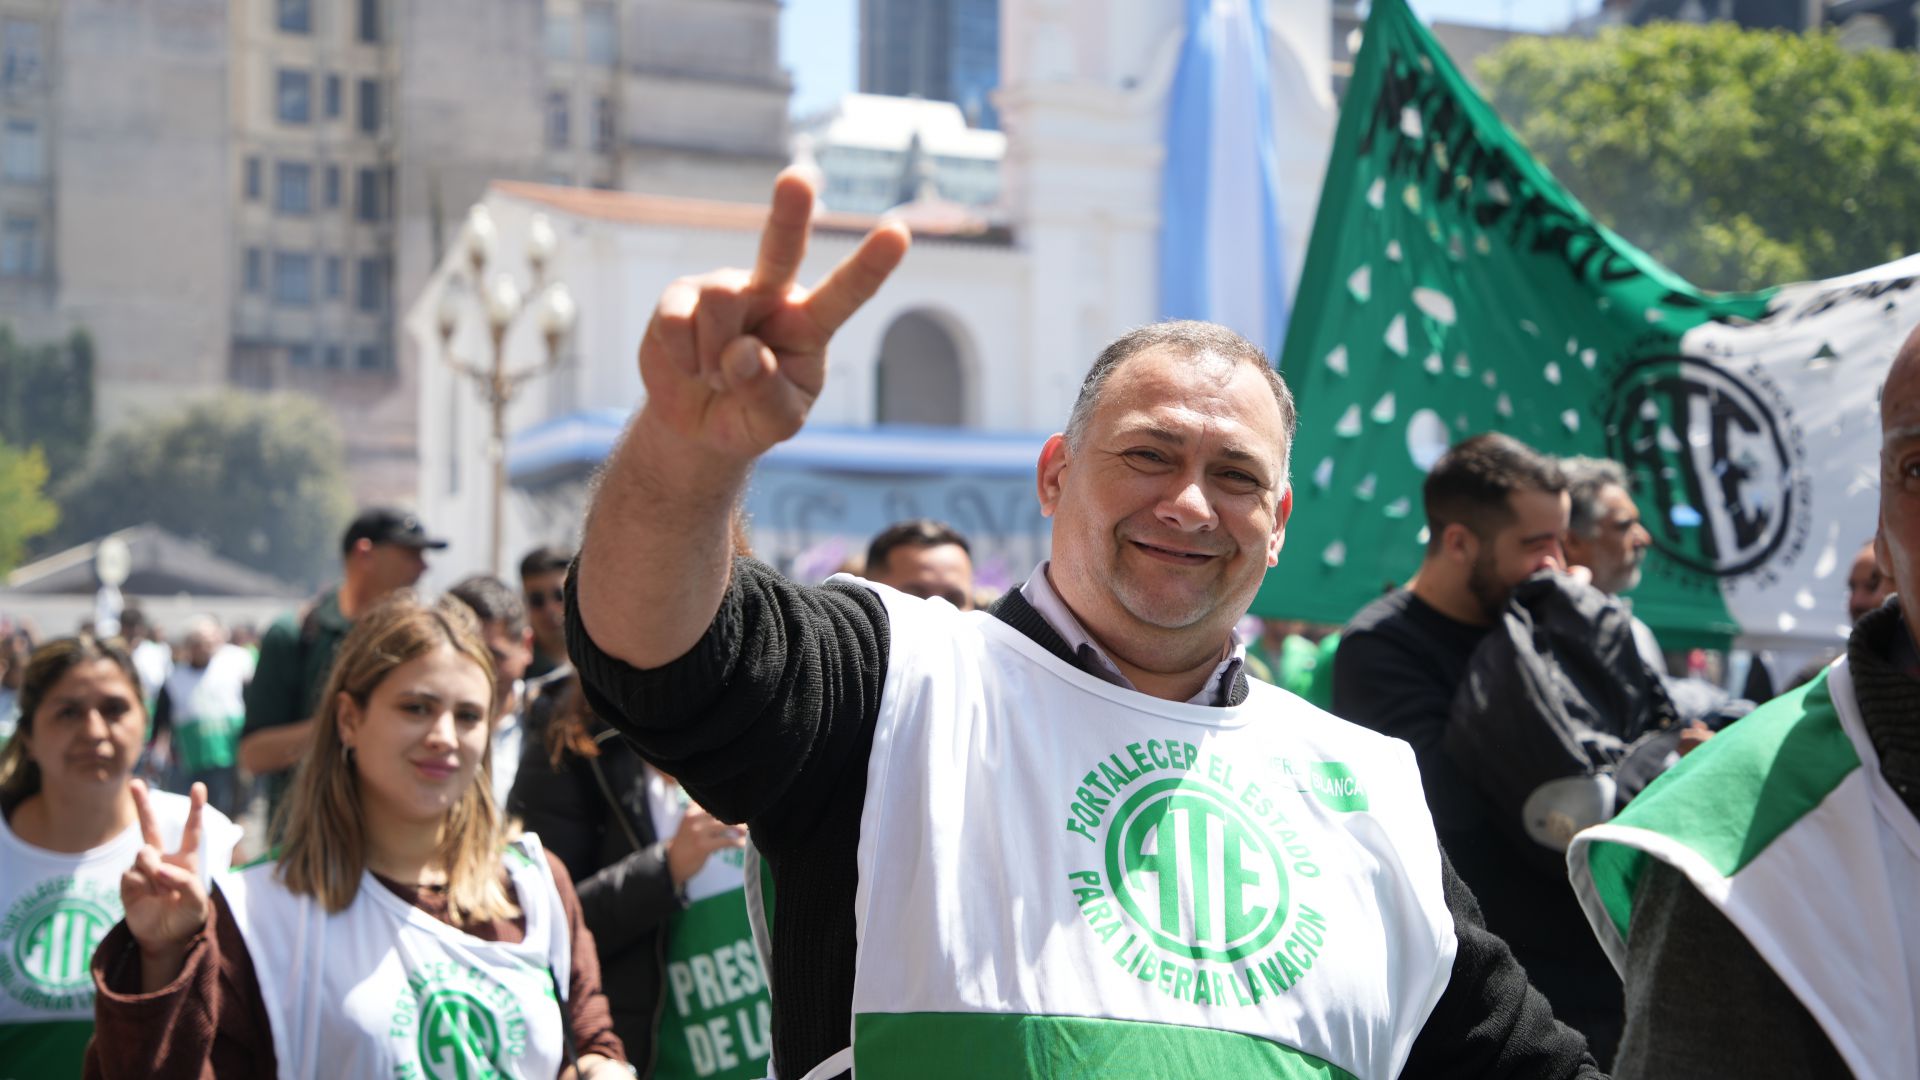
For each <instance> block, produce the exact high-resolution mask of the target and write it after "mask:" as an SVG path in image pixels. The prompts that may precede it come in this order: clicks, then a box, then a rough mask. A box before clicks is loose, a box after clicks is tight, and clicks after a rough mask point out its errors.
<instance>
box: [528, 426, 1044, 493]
mask: <svg viewBox="0 0 1920 1080" xmlns="http://www.w3.org/2000/svg"><path fill="white" fill-rule="evenodd" d="M631 415H632V414H631V412H630V411H629V410H626V409H583V410H581V411H579V412H575V413H569V414H567V415H565V416H560V417H556V418H554V419H552V420H548V421H546V422H544V423H540V424H536V425H534V426H533V427H530V428H527V429H526V430H524V431H521V432H520V433H518V434H516V435H515V436H513V438H512V439H510V440H509V441H508V444H507V475H508V477H509V478H510V479H511V480H512V482H513V483H514V484H515V485H516V486H518V487H529V488H535V487H543V486H545V485H547V484H551V483H556V482H561V481H564V480H567V479H571V478H575V477H578V476H580V475H582V474H584V473H586V472H589V471H591V470H592V469H594V468H596V467H597V466H598V465H599V464H600V463H601V462H602V461H605V460H606V458H607V455H608V454H609V453H611V452H612V450H613V444H614V442H615V441H616V440H618V439H619V437H620V432H621V431H622V430H624V429H625V427H626V425H627V418H628V417H629V416H631ZM1047 434H1049V433H1032V432H1011V433H1009V432H984V431H967V430H961V429H957V428H938V427H919V426H915V425H909V424H880V425H877V426H874V427H866V428H854V427H836V426H830V425H821V424H813V425H808V426H807V427H805V428H803V429H802V430H801V431H800V434H798V435H796V436H794V437H793V438H791V439H789V440H787V441H786V442H784V443H781V444H780V445H779V446H776V447H774V448H773V450H772V451H770V452H769V453H768V454H767V456H766V457H765V458H763V459H761V464H762V467H763V468H782V469H790V470H796V471H798V470H805V471H810V472H815V473H855V474H861V475H894V476H901V475H905V476H955V475H965V476H998V477H1020V476H1031V475H1032V474H1033V470H1034V466H1035V464H1036V463H1037V462H1038V461H1039V458H1040V447H1041V446H1042V445H1043V444H1045V442H1046V440H1047Z"/></svg>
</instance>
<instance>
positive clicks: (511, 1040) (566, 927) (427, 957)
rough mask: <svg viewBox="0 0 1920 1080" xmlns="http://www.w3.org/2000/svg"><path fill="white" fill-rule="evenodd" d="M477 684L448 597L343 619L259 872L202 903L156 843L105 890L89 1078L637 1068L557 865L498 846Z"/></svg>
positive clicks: (529, 848)
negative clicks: (115, 906) (118, 903)
mask: <svg viewBox="0 0 1920 1080" xmlns="http://www.w3.org/2000/svg"><path fill="white" fill-rule="evenodd" d="M492 670H493V669H492V664H491V661H490V658H489V656H488V654H487V651H486V648H485V646H484V645H483V644H482V643H481V639H480V635H479V628H478V626H477V625H476V624H475V623H474V620H473V615H472V613H471V612H470V611H469V610H467V608H465V607H464V606H463V605H460V604H457V603H452V602H446V601H443V602H442V603H440V604H437V605H432V606H429V605H427V604H424V603H423V602H422V601H421V600H420V599H419V598H418V597H417V596H415V595H414V594H413V593H410V592H403V593H400V594H396V595H395V596H394V597H392V598H390V599H388V600H386V601H384V602H382V603H381V604H379V605H378V606H376V607H375V608H373V609H372V610H370V611H368V612H367V613H366V614H364V615H363V616H361V617H360V619H358V620H357V621H356V622H355V624H354V628H353V631H352V633H351V634H350V635H349V636H348V637H347V640H346V642H345V643H344V644H342V646H341V649H340V654H339V656H338V658H337V659H336V660H335V662H334V669H333V673H332V675H331V676H330V678H329V681H328V685H327V690H326V692H325V693H324V694H323V695H322V697H321V705H320V710H319V713H318V716H317V719H318V721H319V723H317V724H315V725H314V743H313V747H312V749H311V750H309V751H308V755H307V758H306V760H305V762H304V764H303V765H302V767H301V772H300V775H299V776H298V777H297V778H296V779H295V781H294V787H293V791H292V794H291V799H290V801H289V803H288V806H287V823H286V824H287V827H286V830H285V836H286V842H285V844H284V846H283V847H282V848H281V849H280V851H279V852H278V854H277V858H276V859H274V860H273V861H270V862H263V863H260V864H258V865H255V866H252V867H250V868H248V869H246V870H243V871H241V872H239V873H235V874H230V875H227V876H226V877H224V878H222V879H220V880H219V881H218V882H217V885H218V888H217V889H216V890H215V891H214V892H213V894H212V895H211V896H209V895H208V893H207V891H206V889H205V888H204V887H203V886H202V885H201V884H200V879H199V877H198V876H197V875H195V874H194V873H193V870H194V865H193V864H194V861H195V860H194V856H193V855H192V854H191V853H190V852H186V853H182V852H176V853H175V854H172V855H166V856H163V855H161V853H160V851H159V850H158V847H157V845H154V844H153V843H152V842H151V841H150V842H149V845H148V846H147V847H146V848H143V849H142V850H141V852H140V855H139V858H138V860H137V861H136V862H135V864H134V866H133V868H132V869H131V870H128V871H127V873H126V875H125V877H123V878H122V879H121V885H120V889H121V895H122V897H123V898H124V900H125V904H126V912H127V915H126V920H125V921H124V922H123V923H122V924H121V925H120V926H117V927H115V928H114V930H113V931H112V933H110V934H109V935H108V936H107V939H106V940H105V941H103V942H102V943H101V946H100V949H99V951H98V952H97V953H96V954H95V956H94V961H93V963H94V969H93V970H94V979H95V982H96V983H97V984H98V986H99V994H98V996H97V998H96V1003H95V1005H96V1012H97V1016H98V1024H99V1027H98V1033H97V1035H96V1037H95V1039H94V1043H93V1046H92V1047H91V1048H90V1050H89V1051H88V1055H87V1066H88V1075H89V1076H99V1077H120V1076H130V1077H131V1076H137V1077H140V1078H142V1080H146V1078H149V1077H152V1076H154V1075H155V1074H158V1075H159V1076H174V1075H179V1076H202V1075H207V1074H208V1073H209V1071H210V1072H211V1074H213V1075H218V1076H267V1075H278V1076H280V1077H283V1078H293V1077H311V1076H356V1077H357V1076H389V1077H392V1076H419V1077H435V1076H505V1077H528V1078H533V1077H540V1078H544V1077H550V1076H555V1075H561V1076H564V1077H573V1076H580V1077H620V1076H629V1075H631V1072H630V1070H629V1069H628V1068H627V1067H626V1065H625V1064H624V1062H623V1061H622V1060H621V1048H620V1041H619V1039H618V1038H617V1037H615V1036H614V1034H613V1029H612V1024H611V1023H610V1022H609V1020H608V1017H607V1007H606V999H605V998H604V997H602V996H601V993H600V973H599V964H598V961H597V960H596V958H595V955H594V947H593V939H592V937H591V935H590V934H589V933H588V932H587V930H586V928H585V925H584V924H583V922H582V921H581V915H580V904H579V901H578V900H577V899H576V898H575V896H574V893H573V887H572V885H571V884H569V882H568V879H567V875H566V874H565V872H564V871H562V872H559V873H556V872H555V868H554V864H553V862H552V861H551V857H550V856H548V855H547V854H546V852H545V851H544V850H542V848H541V847H540V844H539V842H538V840H536V839H535V838H534V837H532V836H530V835H529V836H523V837H520V838H518V839H517V840H514V841H512V842H511V843H503V841H502V835H501V829H500V824H499V815H498V812H497V811H496V810H495V808H494V805H493V797H492V794H491V790H490V787H489V783H488V780H487V776H486V773H487V764H488V762H487V754H488V747H489V744H490V740H489V738H488V734H489V730H490V726H491V717H490V715H489V712H490V710H491V708H492V705H491V703H492V702H493V700H494V696H493V684H492ZM557 991H558V992H557Z"/></svg>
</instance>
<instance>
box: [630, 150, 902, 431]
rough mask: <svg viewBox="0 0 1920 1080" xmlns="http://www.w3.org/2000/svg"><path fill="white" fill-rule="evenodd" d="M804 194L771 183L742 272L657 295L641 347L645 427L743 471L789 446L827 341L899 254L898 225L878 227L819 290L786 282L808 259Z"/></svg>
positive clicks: (784, 183) (809, 205)
mask: <svg viewBox="0 0 1920 1080" xmlns="http://www.w3.org/2000/svg"><path fill="white" fill-rule="evenodd" d="M812 218H813V188H812V187H811V185H809V184H808V183H807V181H806V180H805V179H803V178H802V177H801V176H799V175H798V174H797V173H793V172H785V173H782V174H781V175H780V178H779V179H778V180H776V181H775V183H774V189H773V206H772V212H771V213H770V214H769V215H768V217H767V226H766V229H765V231H764V232H762V233H761V235H760V256H759V259H758V261H757V262H756V263H755V265H754V268H753V270H752V272H751V273H749V272H746V271H742V270H720V271H715V272H714V273H711V274H705V275H702V276H700V277H693V278H682V279H680V280H678V281H676V282H674V283H673V284H672V285H670V286H668V287H667V290H666V292H664V293H663V294H661V297H660V303H659V306H658V307H656V308H655V309H654V313H653V319H652V321H651V322H650V323H649V324H648V326H647V334H646V337H645V338H644V339H643V340H642V341H641V343H640V377H641V379H642V381H644V382H645V383H646V387H647V403H646V406H645V411H646V414H647V416H648V418H649V419H650V420H652V421H654V422H657V423H659V424H662V425H664V427H665V428H666V429H667V430H668V431H670V432H672V433H673V434H674V435H675V436H677V437H678V438H679V439H681V440H685V441H687V442H690V443H691V444H693V445H694V446H697V447H698V448H700V449H702V450H705V451H707V452H709V453H712V454H716V455H718V456H720V457H722V458H725V459H729V460H732V461H736V462H742V463H744V462H747V461H751V460H752V459H753V458H756V457H758V456H760V455H761V454H763V453H765V452H766V451H767V450H769V449H771V448H772V447H773V446H774V444H776V443H778V442H780V441H782V440H784V439H787V438H789V437H791V436H792V435H793V434H794V433H795V432H797V431H799V430H800V425H801V424H803V423H805V422H806V418H807V412H808V411H809V410H810V409H812V407H813V403H814V400H815V399H817V398H818V397H819V396H820V388H821V386H822V385H823V384H824V383H825V380H826V366H827V341H828V339H830V338H831V337H832V336H833V333H834V331H836V330H838V329H839V328H840V326H841V324H842V323H845V322H846V321H847V319H848V318H849V317H851V316H852V315H853V313H854V312H855V311H858V310H859V309H860V305H862V304H864V303H866V302H867V301H868V300H869V299H871V298H872V297H873V294H874V293H875V292H877V291H879V288H880V286H881V284H882V283H884V282H885V281H886V279H887V276H888V275H889V274H891V273H893V270H894V267H896V266H898V265H899V264H900V259H901V258H902V257H903V256H904V255H905V254H906V252H907V246H908V244H909V243H910V237H909V236H908V233H907V229H906V226H904V225H901V224H899V223H898V222H888V223H884V224H882V225H880V226H878V227H877V228H875V229H874V230H873V231H872V232H870V233H868V234H867V236H866V239H864V240H862V241H861V243H860V246H859V247H858V248H857V249H855V251H854V252H853V254H851V255H849V256H847V258H846V259H845V260H843V261H842V262H841V263H840V265H839V266H837V267H835V268H834V269H833V272H832V273H830V274H828V275H827V276H826V277H825V278H824V279H823V280H821V282H820V283H819V284H818V285H815V286H814V287H813V288H812V289H810V290H809V289H805V288H802V287H801V286H800V285H798V284H797V283H796V282H795V277H796V276H797V275H798V273H799V270H800V263H801V260H802V259H803V258H804V257H805V256H806V253H807V235H808V229H809V226H810V224H811V221H812Z"/></svg>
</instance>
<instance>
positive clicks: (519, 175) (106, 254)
mask: <svg viewBox="0 0 1920 1080" xmlns="http://www.w3.org/2000/svg"><path fill="white" fill-rule="evenodd" d="M778 20H779V5H778V3H777V0H544V2H543V0H165V2H146V3H126V2H124V0H0V320H5V321H7V322H8V323H10V324H12V325H13V326H14V328H15V332H16V334H18V335H20V336H22V337H29V338H34V337H43V336H51V335H54V334H59V333H64V332H66V331H67V330H69V329H72V328H74V327H79V326H84V327H85V328H87V329H88V330H89V331H90V332H91V333H93V335H94V337H95V339H96V343H97V345H98V356H99V369H98V370H99V382H100V386H99V394H98V402H99V405H98V408H99V410H100V417H99V419H100V420H101V421H102V422H103V423H105V424H108V425H111V424H113V423H115V422H117V421H119V420H122V419H124V418H125V417H126V416H128V415H130V414H131V413H133V412H134V411H136V410H138V409H142V408H157V407H165V406H167V405H169V404H171V403H174V402H177V401H180V400H183V399H186V398H189V397H192V396H194V395H198V394H203V393H206V392H208V391H210V390H213V389H216V388H220V387H224V386H238V387H241V388H246V389H253V390H297V391H300V392H304V393H309V394H313V395H316V396H318V397H320V398H322V399H323V400H325V401H326V402H328V403H329V405H330V406H331V407H332V408H333V410H334V411H335V413H336V415H338V416H339V417H340V419H341V421H342V428H343V430H344V432H345V434H346V437H347V445H348V456H349V462H348V464H349V469H350V472H351V475H352V478H353V483H354V487H355V489H356V494H357V495H358V496H360V497H361V498H362V499H367V500H372V499H387V500H395V501H411V499H412V498H413V495H414V492H415V491H416V489H417V482H416V471H417V461H418V433H417V428H418V419H417V418H418V412H419V402H418V394H419V388H420V385H421V383H420V379H419V375H418V372H417V371H416V370H415V369H414V360H413V357H414V352H413V345H412V343H411V342H410V341H408V340H407V337H406V335H405V333H404V332H403V331H402V329H401V327H400V323H399V320H398V318H397V315H396V313H397V312H398V311H400V310H401V309H402V308H403V307H404V305H405V304H406V302H407V301H408V300H410V298H411V297H412V295H413V293H414V292H416V291H417V290H418V288H419V286H420V283H421V282H422V281H424V280H425V277H426V275H427V273H428V271H429V269H430V268H431V267H432V266H433V265H435V264H436V263H437V261H438V259H439V256H440V254H441V252H443V251H444V250H445V247H446V245H447V244H448V243H450V242H451V241H452V240H453V239H454V237H455V235H456V233H457V230H458V228H459V225H460V222H461V220H462V217H463V215H464V214H465V212H466V209H467V207H468V206H469V205H471V204H472V203H473V202H474V201H476V200H477V199H478V198H480V196H481V195H482V193H483V192H484V191H485V188H486V185H487V183H488V182H489V181H491V180H494V179H528V180H547V181H558V182H565V183H570V184H577V185H583V186H596V187H603V188H616V189H627V190H636V191H651V192H658V193H666V194H694V193H701V194H706V195H709V196H714V195H718V196H719V197H726V198H732V197H740V198H748V197H753V198H759V197H764V192H765V191H766V188H767V185H768V184H769V182H770V181H771V179H772V177H773V175H774V173H775V172H776V171H777V170H778V169H779V168H780V166H781V165H782V164H783V163H784V161H785V159H786V111H787V98H788V93H789V85H788V81H787V78H786V75H785V74H784V72H782V71H781V70H780V68H779V64H778V25H779V23H778ZM474 359H476V360H478V359H479V358H474Z"/></svg>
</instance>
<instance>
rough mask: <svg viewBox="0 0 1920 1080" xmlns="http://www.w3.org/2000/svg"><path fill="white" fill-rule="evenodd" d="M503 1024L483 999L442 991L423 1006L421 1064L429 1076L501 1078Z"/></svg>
mask: <svg viewBox="0 0 1920 1080" xmlns="http://www.w3.org/2000/svg"><path fill="white" fill-rule="evenodd" d="M499 1060H500V1021H498V1020H496V1019H495V1018H494V1015H493V1011H492V1010H490V1009H488V1008H487V1007H486V1006H485V1005H482V1004H481V1003H480V999H479V998H476V997H474V996H473V995H472V994H469V993H466V992H465V991H461V990H441V991H438V992H436V993H434V994H432V995H431V996H429V997H428V998H427V1000H425V1001H423V1002H421V1004H420V1065H421V1067H422V1068H424V1069H425V1070H426V1072H427V1075H428V1076H432V1077H435V1078H456V1077H457V1078H459V1080H478V1078H481V1077H492V1076H499V1075H500V1067H499V1064H498V1063H499Z"/></svg>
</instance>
